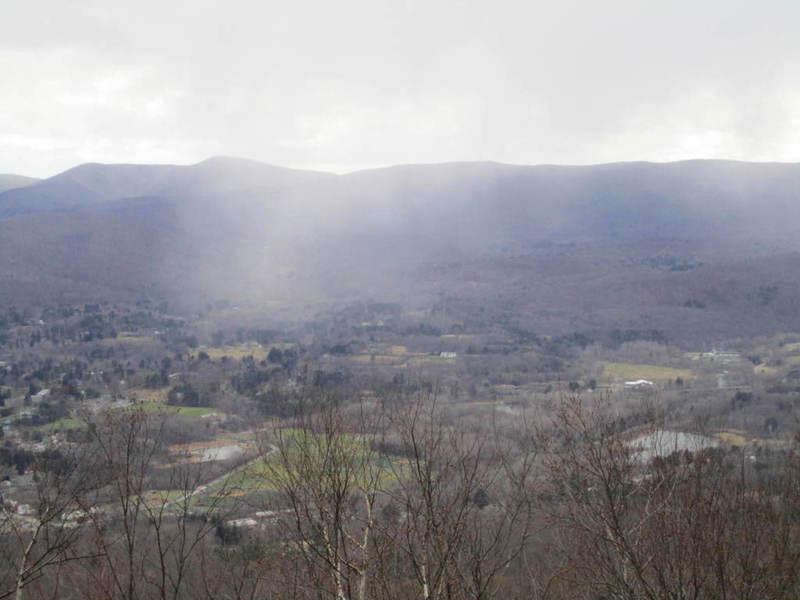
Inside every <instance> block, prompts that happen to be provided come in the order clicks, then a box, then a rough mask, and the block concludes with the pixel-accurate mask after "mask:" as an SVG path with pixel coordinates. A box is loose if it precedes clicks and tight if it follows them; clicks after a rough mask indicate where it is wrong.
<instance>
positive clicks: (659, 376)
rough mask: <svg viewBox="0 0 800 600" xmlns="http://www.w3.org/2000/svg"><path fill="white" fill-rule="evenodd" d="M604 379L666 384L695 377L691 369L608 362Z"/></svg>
mask: <svg viewBox="0 0 800 600" xmlns="http://www.w3.org/2000/svg"><path fill="white" fill-rule="evenodd" d="M602 377H603V378H604V379H606V380H609V381H614V380H619V379H624V380H636V379H647V380H650V381H660V382H664V381H671V380H674V379H677V378H678V377H680V378H681V379H684V380H687V379H693V378H694V377H695V375H694V373H693V372H692V370H691V369H676V368H673V367H660V366H658V365H637V364H631V363H619V362H608V363H604V364H603V371H602Z"/></svg>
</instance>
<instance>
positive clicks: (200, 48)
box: [0, 0, 800, 176]
mask: <svg viewBox="0 0 800 600" xmlns="http://www.w3.org/2000/svg"><path fill="white" fill-rule="evenodd" d="M0 9H2V18H1V19H0V172H6V173H20V174H26V175H36V176H47V175H51V174H54V173H56V172H58V171H60V170H63V169H66V168H68V167H71V166H74V165H75V164H78V163H81V162H87V161H96V162H175V163H191V162H197V161H199V160H202V159H204V158H207V157H208V156H211V155H218V154H224V155H233V156H244V157H249V158H253V159H257V160H262V161H265V162H269V163H273V164H278V165H285V166H293V167H309V168H319V169H327V170H334V171H339V172H342V171H349V170H354V169H360V168H366V167H374V166H382V165H390V164H397V163H408V162H442V161H450V160H484V159H486V160H497V161H502V162H512V163H525V164H537V163H569V164H587V163H598V162H610V161H618V160H656V161H665V160H677V159H683V158H700V157H717V158H735V159H743V160H780V161H800V36H799V35H798V31H799V30H798V23H800V2H798V1H796V0H781V1H775V0H772V1H771V0H761V1H760V2H756V1H755V0H749V1H747V2H744V1H737V0H692V1H683V0H665V1H662V0H603V1H602V2H601V1H597V0H580V1H579V0H558V1H549V2H541V1H538V0H521V1H511V0H484V1H483V2H471V1H460V0H449V1H443V0H420V1H402V0H394V1H391V2H389V1H385V0H327V1H321V0H319V1H314V2H310V1H305V0H292V1H290V0H284V1H280V2H276V1H272V0H260V1H255V0H252V1H251V0H225V1H213V2H212V1H205V0H191V1H186V2H183V1H176V0H158V1H151V0H125V1H115V0H97V1H93V0H78V1H70V0H52V1H44V0H0Z"/></svg>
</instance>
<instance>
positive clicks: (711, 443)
mask: <svg viewBox="0 0 800 600" xmlns="http://www.w3.org/2000/svg"><path fill="white" fill-rule="evenodd" d="M717 446H719V440H717V439H715V438H713V437H710V436H707V435H701V434H699V433H686V432H684V431H671V430H664V429H662V430H658V431H653V432H652V433H648V434H646V435H642V436H639V437H638V438H636V439H634V440H631V441H630V442H628V447H629V448H631V449H633V450H634V451H635V452H637V454H636V458H637V460H640V461H642V462H648V461H649V460H651V459H652V458H655V457H657V456H660V457H665V456H669V455H670V454H672V453H673V452H679V451H684V450H686V451H688V452H698V451H699V450H705V449H706V448H716V447H717Z"/></svg>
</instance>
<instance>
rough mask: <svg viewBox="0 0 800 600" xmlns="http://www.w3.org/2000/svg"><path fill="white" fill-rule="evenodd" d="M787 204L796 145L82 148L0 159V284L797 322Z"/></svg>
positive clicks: (11, 296)
mask: <svg viewBox="0 0 800 600" xmlns="http://www.w3.org/2000/svg"><path fill="white" fill-rule="evenodd" d="M798 224H800V165H796V164H766V163H742V162H731V161H685V162H676V163H667V164H653V163H618V164H608V165H597V166H516V165H506V164H497V163H449V164H437V165H404V166H397V167H390V168H384V169H374V170H368V171H360V172H356V173H351V174H348V175H332V174H328V173H321V172H315V171H300V170H293V169H284V168H280V167H274V166H270V165H266V164H262V163H258V162H254V161H250V160H243V159H236V158H222V157H218V158H212V159H209V160H206V161H203V162H201V163H198V164H196V165H191V166H174V165H102V164H85V165H80V166H78V167H75V168H73V169H70V170H68V171H65V172H63V173H60V174H58V175H55V176H54V177H50V178H47V179H44V180H41V181H37V180H31V179H29V178H19V177H16V176H9V175H2V176H0V304H20V303H28V302H33V303H52V302H56V301H84V300H96V299H99V298H108V299H131V298H136V297H140V296H148V297H164V298H168V299H171V300H174V301H177V302H180V303H184V304H191V303H194V302H197V303H202V302H206V301H209V300H213V299H219V298H229V299H242V300H250V301H255V302H262V301H263V302H265V303H266V304H265V305H270V303H272V305H281V304H282V305H291V306H300V305H313V304H315V303H318V302H345V301H349V300H353V299H358V298H375V299H383V300H388V299H394V300H398V301H403V302H407V303H410V304H414V305H419V306H428V305H430V304H431V303H434V302H441V301H443V299H445V300H447V302H450V303H451V304H453V305H460V304H463V303H467V304H470V303H471V304H470V306H471V305H472V304H475V305H476V306H477V305H479V304H480V305H485V304H486V303H505V304H504V306H505V305H506V304H507V305H508V306H509V307H510V308H511V309H512V311H523V312H526V314H532V315H540V316H541V315H550V316H548V317H547V318H544V317H542V318H537V319H534V321H535V323H536V325H535V326H536V327H538V328H540V329H542V330H547V329H552V330H554V331H555V330H556V329H558V328H563V327H564V326H566V325H565V323H570V325H569V327H572V328H580V327H590V326H591V323H592V320H593V319H595V320H597V318H601V320H603V322H605V321H608V322H609V323H612V322H613V323H617V324H620V325H624V324H626V323H627V324H629V325H630V324H634V325H636V324H641V323H642V322H646V321H648V319H649V321H650V322H652V323H653V324H655V325H660V324H661V322H662V321H664V322H667V323H668V324H674V322H676V321H677V322H679V323H678V325H676V326H673V325H670V328H672V329H676V330H678V329H681V328H686V329H688V328H691V327H692V326H693V324H694V323H696V322H697V321H698V320H700V321H702V323H703V324H704V325H703V331H704V332H705V334H708V335H713V336H717V335H728V334H731V333H735V331H734V329H735V328H734V327H733V325H726V324H725V323H726V320H730V319H731V318H732V317H735V316H736V315H739V314H740V313H743V311H757V313H758V315H761V316H759V317H757V318H756V319H755V321H754V322H753V325H752V327H751V326H749V325H747V323H748V322H750V321H753V318H751V317H748V319H745V320H743V319H741V318H738V321H739V322H738V323H737V326H738V327H739V328H740V329H741V328H743V327H744V328H747V327H749V329H751V330H754V331H755V330H758V331H761V330H765V328H767V329H772V330H779V329H786V328H793V329H796V330H800V269H798V266H800V265H798V262H797V260H798V255H797V254H795V253H796V252H797V251H798V250H800V241H798V239H797V229H798ZM773 287H774V288H776V289H777V290H778V291H777V292H775V293H773V294H771V295H770V293H767V292H764V291H763V290H764V289H772V288H773ZM759 290H761V292H759ZM765 298H767V301H766V302H765V301H764V299H765ZM468 300H469V301H468ZM700 307H702V308H700ZM462 308H463V310H462V309H459V310H462V312H463V311H467V312H469V311H468V308H464V307H462ZM454 310H455V309H454ZM554 313H563V314H561V316H558V315H556V316H553V314H554ZM747 314H748V315H749V314H750V313H749V312H748V313H747ZM598 315H599V317H598ZM532 326H533V325H532ZM680 335H683V334H680ZM686 335H690V332H687V333H686Z"/></svg>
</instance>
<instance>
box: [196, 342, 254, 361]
mask: <svg viewBox="0 0 800 600" xmlns="http://www.w3.org/2000/svg"><path fill="white" fill-rule="evenodd" d="M200 350H202V351H203V352H205V353H206V354H208V356H209V358H211V359H213V360H219V359H220V358H222V357H223V356H227V357H228V358H230V359H231V360H242V359H243V358H245V357H247V356H252V357H253V359H254V360H255V361H256V362H261V361H262V360H266V359H267V355H268V354H269V348H265V347H264V346H262V345H261V344H237V345H235V346H221V347H220V348H205V347H203V348H200ZM197 354H198V353H193V354H192V358H197Z"/></svg>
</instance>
